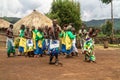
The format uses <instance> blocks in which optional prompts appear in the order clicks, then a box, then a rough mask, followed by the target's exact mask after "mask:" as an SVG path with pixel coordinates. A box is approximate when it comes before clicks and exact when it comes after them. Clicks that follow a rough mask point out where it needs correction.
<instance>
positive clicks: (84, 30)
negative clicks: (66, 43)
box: [79, 25, 87, 53]
mask: <svg viewBox="0 0 120 80" xmlns="http://www.w3.org/2000/svg"><path fill="white" fill-rule="evenodd" d="M86 34H87V31H86V29H85V26H84V25H82V28H81V29H80V30H79V35H80V46H81V50H82V53H83V52H84V49H83V47H84V42H85V38H86Z"/></svg>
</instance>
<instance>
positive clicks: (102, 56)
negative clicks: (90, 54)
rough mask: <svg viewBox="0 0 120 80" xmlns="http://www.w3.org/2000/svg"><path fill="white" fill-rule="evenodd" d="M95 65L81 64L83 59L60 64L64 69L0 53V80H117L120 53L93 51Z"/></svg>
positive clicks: (45, 61) (44, 60) (64, 60)
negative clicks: (8, 56)
mask: <svg viewBox="0 0 120 80" xmlns="http://www.w3.org/2000/svg"><path fill="white" fill-rule="evenodd" d="M95 52H96V58H97V60H96V61H97V63H96V64H95V63H87V62H84V61H83V59H84V55H82V54H80V56H79V57H73V58H65V57H64V56H62V55H61V56H60V57H59V60H60V61H61V62H62V63H63V67H61V66H55V65H49V64H48V61H49V57H48V56H44V57H40V58H25V57H24V56H16V57H11V58H7V56H6V52H5V49H0V80H120V49H115V48H114V49H107V50H105V49H99V48H96V50H95Z"/></svg>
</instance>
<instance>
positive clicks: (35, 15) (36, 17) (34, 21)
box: [13, 10, 52, 34]
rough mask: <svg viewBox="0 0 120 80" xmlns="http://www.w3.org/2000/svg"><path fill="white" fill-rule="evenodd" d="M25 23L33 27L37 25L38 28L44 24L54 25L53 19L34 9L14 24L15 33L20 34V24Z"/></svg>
mask: <svg viewBox="0 0 120 80" xmlns="http://www.w3.org/2000/svg"><path fill="white" fill-rule="evenodd" d="M22 24H24V25H25V26H29V28H31V27H32V26H35V28H36V29H37V28H38V27H41V26H42V27H44V26H46V25H47V26H48V27H50V26H52V20H51V19H49V18H48V17H46V16H45V15H43V14H41V13H40V12H38V11H36V10H33V12H32V13H31V14H29V15H28V16H25V17H24V18H22V19H20V20H19V21H18V22H16V23H15V24H14V28H13V30H14V34H18V32H19V29H20V26H21V25H22Z"/></svg>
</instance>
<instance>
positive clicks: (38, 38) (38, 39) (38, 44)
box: [34, 27, 43, 58]
mask: <svg viewBox="0 0 120 80" xmlns="http://www.w3.org/2000/svg"><path fill="white" fill-rule="evenodd" d="M42 41H43V34H42V29H41V28H40V27H38V31H37V34H36V49H35V51H34V54H35V55H34V57H35V58H38V57H39V55H42V53H43V51H42Z"/></svg>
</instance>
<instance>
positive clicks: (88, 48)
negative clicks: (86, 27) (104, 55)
mask: <svg viewBox="0 0 120 80" xmlns="http://www.w3.org/2000/svg"><path fill="white" fill-rule="evenodd" d="M93 50H94V40H93V39H92V38H90V37H89V36H88V35H87V38H86V41H85V43H84V52H85V60H90V61H95V56H94V54H93Z"/></svg>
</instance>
